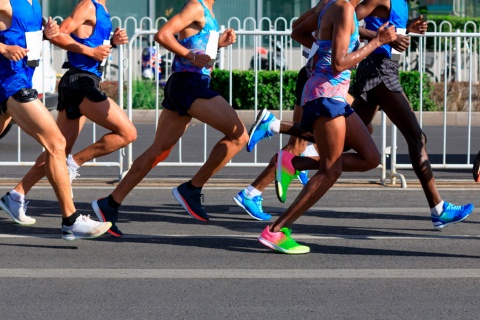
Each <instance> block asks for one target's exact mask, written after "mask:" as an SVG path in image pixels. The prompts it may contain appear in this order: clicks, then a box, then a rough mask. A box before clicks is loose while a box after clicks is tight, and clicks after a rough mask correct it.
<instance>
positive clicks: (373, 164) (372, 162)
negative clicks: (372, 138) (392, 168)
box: [365, 152, 380, 171]
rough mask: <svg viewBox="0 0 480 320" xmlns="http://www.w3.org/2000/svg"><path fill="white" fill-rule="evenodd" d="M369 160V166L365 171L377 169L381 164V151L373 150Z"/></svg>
mask: <svg viewBox="0 0 480 320" xmlns="http://www.w3.org/2000/svg"><path fill="white" fill-rule="evenodd" d="M366 160H367V167H366V170H365V171H369V170H372V169H375V168H377V167H378V165H379V164H380V153H378V152H372V153H370V154H369V155H368V158H367V159H366Z"/></svg>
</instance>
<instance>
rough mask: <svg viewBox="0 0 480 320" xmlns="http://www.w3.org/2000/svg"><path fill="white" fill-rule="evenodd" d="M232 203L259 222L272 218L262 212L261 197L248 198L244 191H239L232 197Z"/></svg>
mask: <svg viewBox="0 0 480 320" xmlns="http://www.w3.org/2000/svg"><path fill="white" fill-rule="evenodd" d="M233 201H235V203H236V204H237V205H238V206H239V207H241V208H243V210H245V211H246V212H247V213H248V214H249V215H250V217H252V218H254V219H257V220H260V221H268V220H270V219H271V218H272V216H271V215H270V214H268V213H266V212H264V211H263V208H262V201H263V198H262V197H261V196H256V197H253V198H249V197H247V196H246V195H245V191H244V190H242V191H240V192H239V193H238V194H237V195H236V196H235V197H233Z"/></svg>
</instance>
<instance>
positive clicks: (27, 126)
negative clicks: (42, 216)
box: [7, 98, 75, 218]
mask: <svg viewBox="0 0 480 320" xmlns="http://www.w3.org/2000/svg"><path fill="white" fill-rule="evenodd" d="M7 113H8V114H9V115H11V116H12V118H13V120H14V121H15V123H16V124H17V125H18V126H19V127H20V128H21V129H22V130H23V131H24V132H25V133H27V134H28V135H29V136H31V137H32V138H34V139H35V140H37V141H38V142H39V143H40V144H41V145H42V146H43V147H44V148H45V151H46V152H45V174H46V176H47V179H48V181H49V182H50V184H51V185H52V188H53V190H54V192H55V194H56V196H57V199H58V202H59V205H60V210H61V212H62V217H64V218H66V217H69V216H71V215H72V214H73V213H74V212H75V206H74V204H73V200H72V196H71V190H70V181H69V177H68V171H67V165H66V163H65V145H66V142H65V138H64V137H63V135H62V133H61V132H60V129H59V128H58V126H57V125H56V123H55V120H54V119H53V117H52V115H51V114H50V112H48V110H47V109H46V108H45V106H44V105H43V104H42V103H41V102H40V100H38V99H36V100H34V101H32V102H28V103H19V102H17V101H15V100H14V99H13V98H10V99H9V100H8V102H7Z"/></svg>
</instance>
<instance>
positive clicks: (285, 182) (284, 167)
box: [275, 150, 299, 203]
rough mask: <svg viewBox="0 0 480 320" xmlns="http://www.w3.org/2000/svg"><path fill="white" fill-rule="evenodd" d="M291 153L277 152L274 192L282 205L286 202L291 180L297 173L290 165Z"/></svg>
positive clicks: (292, 155)
mask: <svg viewBox="0 0 480 320" xmlns="http://www.w3.org/2000/svg"><path fill="white" fill-rule="evenodd" d="M294 157H295V155H294V154H293V153H290V152H288V151H285V150H278V152H277V165H276V166H277V169H276V170H275V190H276V192H277V197H278V200H279V201H280V202H282V203H284V202H285V201H287V191H288V187H289V186H290V183H291V182H292V180H293V179H294V178H295V177H297V176H298V174H299V172H298V171H297V170H295V168H294V167H293V165H292V159H293V158H294Z"/></svg>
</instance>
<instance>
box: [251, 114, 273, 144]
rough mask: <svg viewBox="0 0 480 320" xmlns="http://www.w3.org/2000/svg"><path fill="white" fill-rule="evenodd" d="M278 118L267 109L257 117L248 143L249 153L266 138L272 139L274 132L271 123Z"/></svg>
mask: <svg viewBox="0 0 480 320" xmlns="http://www.w3.org/2000/svg"><path fill="white" fill-rule="evenodd" d="M276 119H277V118H275V116H274V115H273V114H271V113H270V112H268V110H267V109H263V110H262V111H260V112H259V113H258V115H257V119H256V120H255V122H254V123H253V125H252V127H251V128H250V131H249V133H248V135H249V136H250V138H249V139H248V143H247V151H248V152H250V151H252V150H253V148H254V147H255V145H256V144H257V143H258V142H259V141H260V140H263V139H265V138H270V137H271V136H273V134H274V132H273V131H271V130H270V128H269V127H270V123H272V122H273V121H275V120H276Z"/></svg>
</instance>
